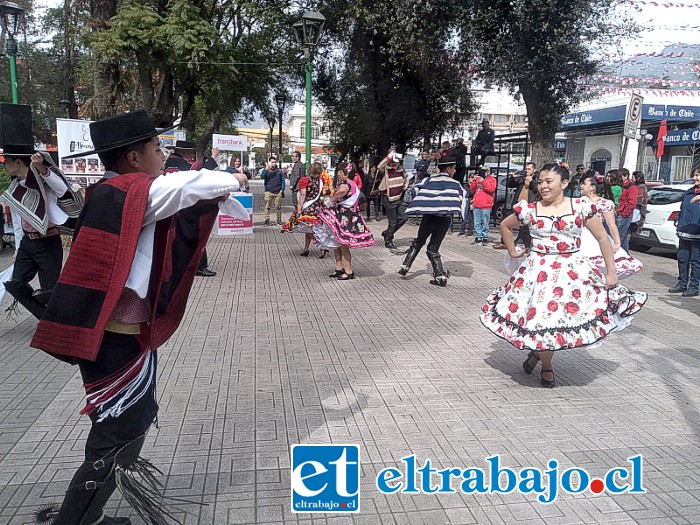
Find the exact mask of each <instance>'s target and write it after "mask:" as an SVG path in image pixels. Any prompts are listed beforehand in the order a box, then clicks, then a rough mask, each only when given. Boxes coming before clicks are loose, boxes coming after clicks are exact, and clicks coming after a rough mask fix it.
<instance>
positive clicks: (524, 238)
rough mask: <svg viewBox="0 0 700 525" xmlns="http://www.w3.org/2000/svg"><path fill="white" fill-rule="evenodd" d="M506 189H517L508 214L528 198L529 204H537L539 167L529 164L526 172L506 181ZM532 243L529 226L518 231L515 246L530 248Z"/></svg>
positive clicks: (509, 176)
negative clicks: (522, 245)
mask: <svg viewBox="0 0 700 525" xmlns="http://www.w3.org/2000/svg"><path fill="white" fill-rule="evenodd" d="M526 186H527V188H526ZM506 187H508V188H515V194H514V195H513V199H512V201H511V203H510V206H508V208H509V209H508V213H510V212H511V211H512V209H513V206H515V203H517V202H518V201H519V200H521V199H525V198H527V202H528V203H531V202H537V199H538V198H539V195H538V193H537V166H536V165H535V163H534V162H527V163H526V164H525V169H524V170H522V171H516V172H515V173H513V174H512V175H508V178H507V179H506ZM525 190H527V194H526V193H525ZM506 202H507V200H506ZM530 242H531V238H530V230H529V229H528V227H527V226H521V227H520V229H519V230H518V237H517V238H516V239H515V244H516V245H517V244H524V245H525V246H526V247H528V248H529V247H530ZM504 246H505V245H504ZM500 247H501V245H500V244H499V245H496V248H500Z"/></svg>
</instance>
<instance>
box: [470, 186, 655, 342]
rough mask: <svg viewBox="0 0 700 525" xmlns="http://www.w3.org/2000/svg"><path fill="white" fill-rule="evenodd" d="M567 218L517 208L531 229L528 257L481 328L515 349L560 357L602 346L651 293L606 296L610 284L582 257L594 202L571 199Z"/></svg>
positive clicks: (498, 293)
mask: <svg viewBox="0 0 700 525" xmlns="http://www.w3.org/2000/svg"><path fill="white" fill-rule="evenodd" d="M569 201H570V205H571V212H570V213H568V214H566V215H564V216H562V217H550V216H544V215H538V213H537V204H536V203H532V204H528V203H527V201H521V202H519V203H518V204H517V205H516V206H515V207H514V212H515V213H516V214H517V216H518V219H520V221H521V222H522V223H523V224H524V225H525V226H528V227H529V229H530V234H531V236H532V245H531V251H530V254H529V255H528V256H527V257H526V258H525V260H524V261H523V262H522V264H521V265H520V267H519V268H518V269H517V270H516V271H515V273H513V275H512V277H511V278H510V280H509V281H508V283H506V285H505V286H503V287H501V288H498V289H497V290H495V291H494V292H493V293H492V294H491V295H490V296H489V297H488V299H487V304H486V305H485V306H484V307H483V313H482V314H481V322H482V323H483V324H484V326H486V328H488V329H489V330H491V331H492V332H493V333H494V334H496V335H498V336H499V337H502V338H504V339H505V340H507V341H508V342H510V343H511V344H512V345H513V346H515V347H516V348H524V349H528V350H561V349H564V348H578V347H583V346H589V345H593V344H596V343H598V342H599V341H600V340H602V339H603V338H604V337H605V336H607V335H608V334H609V333H610V332H612V331H614V330H620V329H622V328H624V327H625V326H627V325H628V324H629V322H630V316H631V315H633V314H634V313H636V312H638V311H639V310H640V309H641V307H642V306H643V305H644V303H645V302H646V300H647V295H646V293H643V292H631V291H629V290H628V289H627V288H625V287H623V286H620V285H618V286H616V287H615V288H614V289H612V290H606V289H605V277H604V276H603V274H602V273H601V271H600V270H599V269H598V268H597V267H596V265H595V264H593V262H592V261H591V260H590V259H589V258H588V257H585V256H584V255H583V254H582V253H581V251H580V247H581V230H582V228H583V227H584V223H585V221H586V220H587V219H589V218H590V217H592V216H593V215H594V214H595V206H594V205H593V204H592V203H591V202H590V201H588V200H585V201H584V200H582V199H569Z"/></svg>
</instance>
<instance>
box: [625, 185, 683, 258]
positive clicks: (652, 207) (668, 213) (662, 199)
mask: <svg viewBox="0 0 700 525" xmlns="http://www.w3.org/2000/svg"><path fill="white" fill-rule="evenodd" d="M692 187H693V185H692V184H673V185H668V186H658V187H654V188H650V189H649V201H648V204H647V216H646V219H645V221H644V227H643V228H642V229H641V230H637V231H636V232H635V233H634V234H633V235H632V237H631V238H630V244H632V245H633V246H632V247H633V249H636V250H638V251H643V252H645V251H647V250H649V249H650V248H668V249H670V250H676V249H678V237H676V224H675V221H676V220H678V216H679V215H680V212H681V202H682V201H683V195H685V192H686V191H688V189H689V188H692Z"/></svg>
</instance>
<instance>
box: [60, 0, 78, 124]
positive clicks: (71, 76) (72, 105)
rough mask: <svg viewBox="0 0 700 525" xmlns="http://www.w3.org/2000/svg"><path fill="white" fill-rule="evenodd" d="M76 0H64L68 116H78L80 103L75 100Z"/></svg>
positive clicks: (65, 94)
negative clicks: (74, 18)
mask: <svg viewBox="0 0 700 525" xmlns="http://www.w3.org/2000/svg"><path fill="white" fill-rule="evenodd" d="M74 4H75V0H64V2H63V19H64V27H63V32H64V34H63V46H64V53H65V63H64V65H63V100H64V101H65V103H66V111H67V112H68V118H72V119H77V118H78V103H77V101H76V100H75V38H74V36H75V35H74V31H77V28H76V25H75V23H74V22H73V21H72V20H71V17H72V13H74V12H76V11H77V7H75V5H74Z"/></svg>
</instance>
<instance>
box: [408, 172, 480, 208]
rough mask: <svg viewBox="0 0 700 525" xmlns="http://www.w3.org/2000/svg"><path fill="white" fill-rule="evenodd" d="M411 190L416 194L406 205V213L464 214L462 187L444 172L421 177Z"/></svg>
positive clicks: (464, 202) (464, 199) (464, 203)
mask: <svg viewBox="0 0 700 525" xmlns="http://www.w3.org/2000/svg"><path fill="white" fill-rule="evenodd" d="M412 191H414V192H416V196H415V197H414V198H413V200H412V201H411V204H409V205H408V208H407V209H406V212H405V214H406V215H453V214H455V213H459V214H461V215H462V216H463V217H464V216H465V215H466V204H467V199H466V198H465V192H464V188H463V187H462V185H461V184H460V183H459V182H457V181H456V180H454V179H453V178H452V177H450V176H449V175H446V174H445V173H440V175H433V176H432V177H428V178H427V179H423V180H422V181H421V182H420V183H419V184H417V185H416V186H415V187H414V188H413V189H412Z"/></svg>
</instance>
